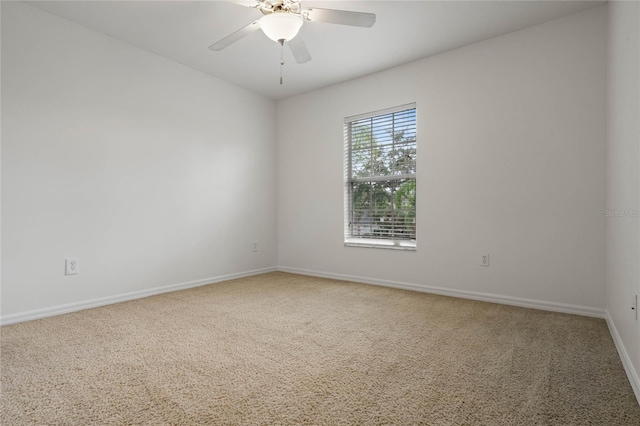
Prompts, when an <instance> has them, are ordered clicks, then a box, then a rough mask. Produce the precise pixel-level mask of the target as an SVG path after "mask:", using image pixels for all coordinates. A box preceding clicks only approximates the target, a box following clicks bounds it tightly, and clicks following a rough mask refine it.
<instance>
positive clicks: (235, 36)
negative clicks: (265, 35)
mask: <svg viewBox="0 0 640 426" xmlns="http://www.w3.org/2000/svg"><path fill="white" fill-rule="evenodd" d="M259 28H260V25H258V21H253V22H252V23H250V24H249V25H247V26H246V27H242V28H240V29H239V30H238V31H236V32H234V33H231V34H229V35H228V36H226V37H225V38H223V39H222V40H220V41H217V42H216V43H214V44H212V45H211V46H209V49H210V50H214V51H219V50H222V49H224V48H225V47H227V46H229V45H230V44H233V43H235V42H236V41H238V40H240V39H241V38H242V37H245V36H247V35H249V34H251V33H252V32H254V31H256V30H257V29H259Z"/></svg>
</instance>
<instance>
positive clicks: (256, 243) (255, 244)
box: [253, 241, 258, 251]
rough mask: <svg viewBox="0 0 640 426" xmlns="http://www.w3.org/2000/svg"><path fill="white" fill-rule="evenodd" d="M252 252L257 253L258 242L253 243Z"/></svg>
mask: <svg viewBox="0 0 640 426" xmlns="http://www.w3.org/2000/svg"><path fill="white" fill-rule="evenodd" d="M253 251H258V242H257V241H254V242H253Z"/></svg>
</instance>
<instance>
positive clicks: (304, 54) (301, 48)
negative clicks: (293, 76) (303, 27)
mask: <svg viewBox="0 0 640 426" xmlns="http://www.w3.org/2000/svg"><path fill="white" fill-rule="evenodd" d="M287 44H288V45H289V49H291V53H293V57H294V58H295V59H296V62H297V63H299V64H304V63H305V62H309V61H310V60H311V54H310V53H309V50H308V49H307V45H306V44H304V41H303V40H302V37H300V36H299V35H298V36H297V37H294V38H293V40H289V41H288V42H287Z"/></svg>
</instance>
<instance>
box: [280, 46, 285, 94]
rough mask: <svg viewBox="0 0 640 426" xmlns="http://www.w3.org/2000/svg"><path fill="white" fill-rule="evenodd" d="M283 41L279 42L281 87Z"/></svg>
mask: <svg viewBox="0 0 640 426" xmlns="http://www.w3.org/2000/svg"><path fill="white" fill-rule="evenodd" d="M283 50H284V40H280V85H282V66H283V65H284V54H283Z"/></svg>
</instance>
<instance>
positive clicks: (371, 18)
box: [302, 8, 376, 28]
mask: <svg viewBox="0 0 640 426" xmlns="http://www.w3.org/2000/svg"><path fill="white" fill-rule="evenodd" d="M302 17H303V18H304V19H305V20H306V21H310V22H328V23H330V24H340V25H351V26H353V27H365V28H370V27H372V26H373V24H375V23H376V15H375V13H365V12H350V11H347V10H335V9H317V8H307V9H303V10H302Z"/></svg>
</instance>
